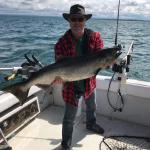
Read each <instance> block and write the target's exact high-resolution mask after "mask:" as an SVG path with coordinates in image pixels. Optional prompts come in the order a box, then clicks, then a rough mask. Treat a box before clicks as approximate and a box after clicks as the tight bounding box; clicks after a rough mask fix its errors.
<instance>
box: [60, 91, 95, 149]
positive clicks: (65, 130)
mask: <svg viewBox="0 0 150 150" xmlns="http://www.w3.org/2000/svg"><path fill="white" fill-rule="evenodd" d="M85 104H86V125H87V126H89V125H92V124H93V123H95V122H96V114H95V110H96V103H95V92H93V94H92V95H91V96H90V97H89V98H88V99H86V100H85ZM77 109H78V108H77V107H76V106H73V105H70V104H68V103H66V104H65V114H64V118H63V125H62V143H61V144H62V146H63V147H64V148H70V147H71V142H72V133H73V125H74V121H75V117H76V113H77Z"/></svg>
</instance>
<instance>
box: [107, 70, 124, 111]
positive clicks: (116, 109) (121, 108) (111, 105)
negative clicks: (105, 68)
mask: <svg viewBox="0 0 150 150" xmlns="http://www.w3.org/2000/svg"><path fill="white" fill-rule="evenodd" d="M114 76H115V72H114V73H113V75H112V77H111V79H110V82H109V86H108V90H107V99H108V103H109V105H110V107H111V108H112V109H113V110H114V111H119V112H121V111H122V110H123V107H124V100H123V96H122V94H121V91H120V88H119V90H118V95H119V96H120V98H121V103H122V106H120V107H119V108H118V107H115V106H114V105H113V104H112V103H111V102H110V98H109V92H110V87H111V83H112V81H113V79H114Z"/></svg>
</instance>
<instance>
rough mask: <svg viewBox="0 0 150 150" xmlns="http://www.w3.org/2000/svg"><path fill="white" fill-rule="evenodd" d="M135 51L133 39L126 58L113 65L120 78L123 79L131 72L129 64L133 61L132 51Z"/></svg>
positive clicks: (113, 69)
mask: <svg viewBox="0 0 150 150" xmlns="http://www.w3.org/2000/svg"><path fill="white" fill-rule="evenodd" d="M132 52H133V41H132V42H131V44H130V47H129V49H128V52H127V54H126V56H125V57H124V58H122V59H121V60H119V61H118V62H117V63H115V64H114V65H113V67H112V71H113V72H115V73H118V80H122V76H126V74H127V73H128V72H129V70H130V69H129V65H130V63H131V58H132V57H131V53H132Z"/></svg>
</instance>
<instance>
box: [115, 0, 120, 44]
mask: <svg viewBox="0 0 150 150" xmlns="http://www.w3.org/2000/svg"><path fill="white" fill-rule="evenodd" d="M119 12H120V0H119V3H118V15H117V27H116V37H115V45H117V40H118V24H119Z"/></svg>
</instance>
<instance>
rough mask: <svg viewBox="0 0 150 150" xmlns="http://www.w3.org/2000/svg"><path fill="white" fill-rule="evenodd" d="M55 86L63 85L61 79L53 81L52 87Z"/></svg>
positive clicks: (57, 78)
mask: <svg viewBox="0 0 150 150" xmlns="http://www.w3.org/2000/svg"><path fill="white" fill-rule="evenodd" d="M57 84H63V79H62V78H60V77H56V78H55V80H54V81H53V82H52V85H57Z"/></svg>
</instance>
